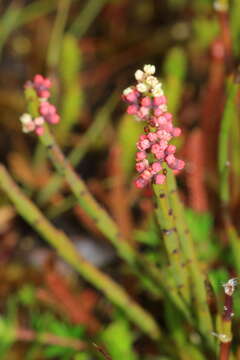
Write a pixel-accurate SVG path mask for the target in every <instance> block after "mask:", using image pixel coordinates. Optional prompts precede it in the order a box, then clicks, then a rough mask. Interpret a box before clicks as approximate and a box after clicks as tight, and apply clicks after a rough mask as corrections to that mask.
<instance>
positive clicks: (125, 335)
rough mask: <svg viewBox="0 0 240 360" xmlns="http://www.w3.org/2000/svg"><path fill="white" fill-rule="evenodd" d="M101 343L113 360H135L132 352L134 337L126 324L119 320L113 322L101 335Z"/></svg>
mask: <svg viewBox="0 0 240 360" xmlns="http://www.w3.org/2000/svg"><path fill="white" fill-rule="evenodd" d="M102 341H103V342H104V344H105V346H106V349H107V351H108V352H109V353H110V355H111V356H112V359H113V360H119V359H124V360H136V359H137V358H138V357H137V355H136V353H135V352H134V350H133V341H134V336H133V334H132V331H131V329H130V326H129V324H128V322H127V321H126V320H125V319H123V318H121V319H118V320H115V321H114V322H113V323H112V324H110V325H109V326H108V327H107V328H106V329H105V330H104V331H103V333H102Z"/></svg>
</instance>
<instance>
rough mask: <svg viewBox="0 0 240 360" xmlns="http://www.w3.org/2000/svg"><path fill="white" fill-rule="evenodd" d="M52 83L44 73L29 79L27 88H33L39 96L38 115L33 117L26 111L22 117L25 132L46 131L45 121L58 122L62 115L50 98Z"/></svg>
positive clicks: (41, 132) (39, 133)
mask: <svg viewBox="0 0 240 360" xmlns="http://www.w3.org/2000/svg"><path fill="white" fill-rule="evenodd" d="M51 87H52V83H51V81H50V80H49V79H48V78H44V77H43V76H42V75H35V76H34V78H33V81H27V82H26V84H25V88H32V89H33V90H34V91H35V92H36V95H37V98H38V103H39V106H38V116H37V117H35V118H33V117H32V116H31V115H30V114H28V113H25V114H23V115H22V116H21V117H20V121H21V123H22V130H23V132H25V133H28V132H32V131H34V132H35V133H36V134H37V135H39V136H40V135H42V134H43V133H44V123H45V122H47V123H49V124H57V123H58V122H59V120H60V116H59V115H58V114H57V110H56V107H55V106H54V105H52V104H51V103H50V102H49V101H48V98H49V97H50V89H51Z"/></svg>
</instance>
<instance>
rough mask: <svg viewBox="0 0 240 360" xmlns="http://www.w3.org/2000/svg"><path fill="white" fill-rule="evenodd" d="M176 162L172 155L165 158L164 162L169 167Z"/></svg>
mask: <svg viewBox="0 0 240 360" xmlns="http://www.w3.org/2000/svg"><path fill="white" fill-rule="evenodd" d="M175 161H176V158H175V156H174V155H172V154H171V155H168V156H166V162H167V163H168V165H169V166H171V165H174V164H175Z"/></svg>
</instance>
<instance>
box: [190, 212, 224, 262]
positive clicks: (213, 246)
mask: <svg viewBox="0 0 240 360" xmlns="http://www.w3.org/2000/svg"><path fill="white" fill-rule="evenodd" d="M186 219H187V223H188V226H189V229H190V231H191V233H192V236H193V239H194V241H195V242H196V245H197V249H198V250H197V251H198V257H199V259H200V260H207V261H212V260H213V259H215V257H216V256H217V254H218V252H219V251H218V249H217V243H216V242H213V241H212V234H213V216H212V215H211V214H210V213H203V214H200V213H197V212H195V211H193V210H192V209H186Z"/></svg>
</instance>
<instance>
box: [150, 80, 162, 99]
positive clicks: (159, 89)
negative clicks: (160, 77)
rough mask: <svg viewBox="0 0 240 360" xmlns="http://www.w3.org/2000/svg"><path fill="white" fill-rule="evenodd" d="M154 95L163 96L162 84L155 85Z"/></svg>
mask: <svg viewBox="0 0 240 360" xmlns="http://www.w3.org/2000/svg"><path fill="white" fill-rule="evenodd" d="M152 94H153V96H162V95H163V89H162V85H161V84H160V83H159V84H158V85H156V86H154V88H153V89H152Z"/></svg>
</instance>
